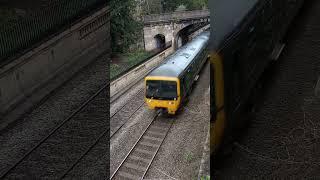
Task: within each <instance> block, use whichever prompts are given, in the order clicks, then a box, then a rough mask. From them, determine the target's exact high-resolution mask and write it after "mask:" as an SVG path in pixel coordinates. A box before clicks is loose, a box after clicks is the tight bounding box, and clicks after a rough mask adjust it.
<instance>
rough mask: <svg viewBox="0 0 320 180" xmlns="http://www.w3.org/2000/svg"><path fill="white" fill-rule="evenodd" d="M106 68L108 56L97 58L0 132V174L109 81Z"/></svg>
mask: <svg viewBox="0 0 320 180" xmlns="http://www.w3.org/2000/svg"><path fill="white" fill-rule="evenodd" d="M107 68H108V61H107V59H106V57H102V58H100V59H98V60H96V61H95V62H94V63H92V64H90V65H89V66H88V67H86V68H85V69H83V70H82V72H81V73H79V74H77V76H75V77H73V79H72V80H70V81H69V83H68V84H67V85H65V86H64V87H62V88H61V89H59V90H58V91H57V92H55V94H53V95H52V96H51V97H50V98H48V99H47V100H46V101H45V102H44V103H43V104H41V105H40V106H39V107H37V108H36V109H35V110H33V111H32V112H31V113H30V114H28V115H26V117H24V118H23V119H19V120H17V121H16V122H15V123H14V124H11V125H10V126H8V127H7V128H6V129H5V131H3V132H2V134H1V135H0V143H1V147H0V173H1V174H2V173H3V172H4V171H5V170H6V169H7V168H8V167H9V166H10V165H11V164H12V163H14V162H15V161H16V160H17V159H19V158H20V157H21V156H22V155H23V154H24V153H26V152H27V151H28V150H29V149H30V148H31V147H33V146H34V145H35V144H36V143H37V142H38V141H39V140H40V139H41V138H43V137H44V136H45V135H46V134H47V133H48V132H49V131H50V130H51V129H53V128H54V127H55V126H56V125H57V124H59V123H60V122H61V121H62V120H64V119H65V118H66V117H68V116H69V115H70V114H71V113H72V112H73V111H74V110H75V109H77V107H79V106H80V105H81V104H82V103H83V102H85V101H86V100H87V99H88V98H89V97H90V96H91V95H93V94H94V93H95V92H96V91H97V90H98V89H99V88H101V87H102V85H104V84H106V83H107V79H106V76H105V75H106V69H107ZM106 122H107V121H106Z"/></svg>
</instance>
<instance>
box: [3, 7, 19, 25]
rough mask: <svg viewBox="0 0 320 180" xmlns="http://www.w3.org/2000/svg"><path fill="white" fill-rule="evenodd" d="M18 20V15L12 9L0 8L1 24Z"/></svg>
mask: <svg viewBox="0 0 320 180" xmlns="http://www.w3.org/2000/svg"><path fill="white" fill-rule="evenodd" d="M15 18H16V13H15V11H14V10H12V9H8V8H0V23H5V22H7V21H9V20H13V19H15Z"/></svg>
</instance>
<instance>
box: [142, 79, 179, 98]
mask: <svg viewBox="0 0 320 180" xmlns="http://www.w3.org/2000/svg"><path fill="white" fill-rule="evenodd" d="M177 96H178V95H177V83H176V82H175V81H159V80H148V81H147V82H146V98H148V99H159V100H174V99H175V98H177Z"/></svg>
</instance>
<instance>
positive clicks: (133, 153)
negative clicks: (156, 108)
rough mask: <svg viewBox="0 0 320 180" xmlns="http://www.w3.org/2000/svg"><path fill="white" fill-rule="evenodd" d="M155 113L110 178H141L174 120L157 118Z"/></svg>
mask: <svg viewBox="0 0 320 180" xmlns="http://www.w3.org/2000/svg"><path fill="white" fill-rule="evenodd" d="M158 115H159V113H156V114H155V115H154V117H153V120H152V121H151V123H150V124H149V125H148V126H147V128H146V129H145V130H144V132H143V133H142V135H141V136H140V137H139V138H138V140H137V141H136V143H135V144H134V145H133V147H132V148H131V150H130V151H129V153H128V154H127V155H126V157H125V158H124V160H123V161H122V162H121V163H120V165H119V166H118V168H117V169H116V170H115V172H114V173H113V174H112V176H111V178H110V179H124V178H126V179H143V178H144V176H145V175H146V173H147V171H148V169H149V167H150V165H151V163H152V161H153V159H154V157H155V156H156V154H157V152H158V150H159V149H160V147H161V144H162V143H163V141H164V139H165V138H166V136H167V134H168V132H169V130H170V128H171V126H172V124H173V122H174V120H172V119H170V120H169V121H168V119H166V121H165V120H164V119H163V120H161V118H159V116H158Z"/></svg>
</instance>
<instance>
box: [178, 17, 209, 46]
mask: <svg viewBox="0 0 320 180" xmlns="http://www.w3.org/2000/svg"><path fill="white" fill-rule="evenodd" d="M207 24H208V22H196V23H194V22H192V23H188V24H183V25H182V26H181V27H180V28H178V29H176V32H175V33H174V35H173V41H172V43H173V47H174V49H178V48H180V47H181V46H183V45H185V44H186V43H188V41H189V40H190V39H189V35H191V34H192V33H193V32H194V31H197V30H199V29H200V28H201V27H204V26H205V25H207Z"/></svg>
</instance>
